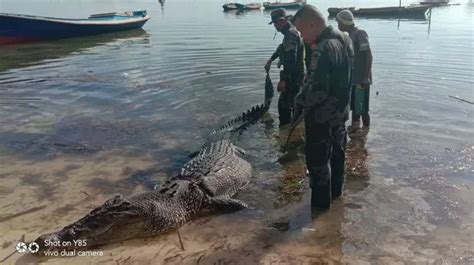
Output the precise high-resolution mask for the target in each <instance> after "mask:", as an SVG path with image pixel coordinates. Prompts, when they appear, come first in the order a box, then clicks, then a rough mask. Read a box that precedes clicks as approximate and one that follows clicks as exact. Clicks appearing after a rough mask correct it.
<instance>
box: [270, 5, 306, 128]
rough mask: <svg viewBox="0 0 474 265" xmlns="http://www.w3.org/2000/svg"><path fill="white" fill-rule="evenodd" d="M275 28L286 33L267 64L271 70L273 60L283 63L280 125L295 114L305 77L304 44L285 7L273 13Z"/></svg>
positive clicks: (280, 86) (280, 87) (272, 22)
mask: <svg viewBox="0 0 474 265" xmlns="http://www.w3.org/2000/svg"><path fill="white" fill-rule="evenodd" d="M271 17H272V21H271V22H270V23H269V24H273V25H274V26H275V29H276V30H277V31H279V32H281V33H282V34H283V35H284V38H283V42H282V43H281V44H280V45H279V46H278V48H277V49H276V51H275V52H274V53H273V55H272V57H271V58H270V59H269V60H268V61H267V63H266V64H265V70H266V71H267V72H268V71H270V67H271V65H272V62H273V61H274V60H275V59H276V58H280V62H279V63H278V64H279V65H283V70H282V71H281V72H280V82H279V83H278V86H277V90H278V92H280V93H281V94H280V98H279V99H278V115H279V119H280V126H282V125H285V124H289V123H290V122H291V120H292V116H293V106H294V100H295V96H296V94H297V93H298V91H299V89H300V86H301V82H302V80H303V77H304V71H305V69H304V68H305V67H304V44H303V40H302V39H301V36H300V34H299V32H298V31H297V30H296V28H295V27H294V26H293V25H292V24H291V22H290V21H288V17H289V16H288V15H287V14H286V10H285V9H283V8H280V9H277V10H274V11H273V12H272V13H271Z"/></svg>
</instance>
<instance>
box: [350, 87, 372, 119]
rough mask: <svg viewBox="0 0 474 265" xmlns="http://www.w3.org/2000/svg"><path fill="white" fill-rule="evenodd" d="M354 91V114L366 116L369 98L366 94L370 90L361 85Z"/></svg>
mask: <svg viewBox="0 0 474 265" xmlns="http://www.w3.org/2000/svg"><path fill="white" fill-rule="evenodd" d="M354 89H355V91H354V109H353V110H352V111H353V114H356V115H361V114H364V113H365V112H366V109H367V106H366V104H367V103H366V100H365V99H366V98H367V95H366V93H368V92H369V90H368V89H365V88H364V87H362V86H360V85H357V86H355V87H354Z"/></svg>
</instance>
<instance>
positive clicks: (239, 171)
mask: <svg viewBox="0 0 474 265" xmlns="http://www.w3.org/2000/svg"><path fill="white" fill-rule="evenodd" d="M272 89H273V88H272ZM267 90H268V89H267ZM270 94H271V95H270ZM265 95H266V99H265V103H264V104H262V105H258V106H255V107H253V108H252V109H249V110H248V111H247V112H244V113H243V114H241V115H240V116H238V117H237V118H235V119H233V120H230V121H229V122H227V123H225V124H224V125H223V126H221V127H220V128H217V129H215V130H213V131H212V132H211V133H210V134H209V135H208V137H207V139H206V141H205V143H204V144H203V145H202V147H201V148H200V149H199V151H198V152H196V154H195V155H194V157H192V159H191V160H190V161H188V162H187V163H185V164H184V165H183V167H182V169H181V172H180V174H178V175H177V176H174V177H172V178H170V179H169V180H167V181H166V182H165V183H163V184H162V185H160V186H155V189H154V190H152V191H148V192H144V193H141V194H137V195H134V196H131V197H129V198H124V197H123V196H122V195H116V196H115V197H113V198H111V199H109V200H107V201H106V202H105V203H104V204H103V205H101V206H99V207H97V208H95V209H93V210H92V211H91V212H90V213H89V214H87V215H85V216H84V217H83V218H81V219H79V220H77V221H76V222H74V223H72V224H70V225H67V226H65V227H64V228H62V229H60V230H59V231H56V232H52V233H47V234H43V235H41V236H39V237H38V238H37V239H36V240H35V241H34V242H36V243H37V244H38V245H39V246H40V251H39V252H38V254H44V252H45V251H48V250H49V251H54V250H63V249H65V250H72V249H76V250H77V249H85V248H87V249H90V248H93V247H97V246H101V245H105V244H109V243H113V242H119V241H123V240H127V239H132V238H141V237H151V236H156V235H159V234H162V233H166V232H168V231H171V230H173V229H176V228H178V227H180V226H182V225H183V224H184V223H186V222H188V221H190V220H191V219H193V218H194V217H197V216H198V214H200V213H202V212H209V213H212V212H215V211H237V210H241V209H244V208H246V207H247V204H246V203H245V202H243V201H241V200H238V199H235V198H233V197H234V196H235V195H236V194H237V192H239V191H240V190H241V189H243V188H244V187H245V186H246V185H247V184H248V183H249V181H250V178H251V175H252V166H251V165H250V163H249V162H247V161H246V160H245V159H244V158H243V157H244V155H245V151H244V150H243V149H241V148H239V147H237V146H236V145H234V144H233V142H235V139H236V138H238V136H239V135H240V134H241V133H242V132H243V131H244V130H245V129H246V128H247V127H248V126H250V125H251V124H254V123H256V122H257V121H258V120H259V119H260V118H261V117H262V116H263V115H264V114H265V113H266V112H267V111H268V109H269V107H270V103H271V98H270V99H269V98H268V97H271V96H272V95H273V93H269V91H266V94H265ZM64 242H69V243H64ZM77 242H81V243H80V244H78V243H77Z"/></svg>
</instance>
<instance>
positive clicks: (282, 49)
mask: <svg viewBox="0 0 474 265" xmlns="http://www.w3.org/2000/svg"><path fill="white" fill-rule="evenodd" d="M282 34H283V35H284V37H283V42H282V43H281V44H280V45H279V46H278V48H277V50H276V51H275V53H274V54H273V55H272V58H271V59H272V60H275V59H276V58H277V57H279V58H280V64H281V65H283V70H282V71H281V72H280V79H281V80H284V81H286V82H287V84H288V85H289V86H291V87H293V86H299V85H300V84H301V82H302V80H303V77H304V74H305V62H304V58H305V48H304V43H303V39H302V38H301V36H300V33H299V32H298V30H296V28H295V27H294V26H293V25H292V24H291V23H290V22H288V24H287V26H286V27H285V28H284V29H283V30H282ZM296 89H299V88H298V87H296Z"/></svg>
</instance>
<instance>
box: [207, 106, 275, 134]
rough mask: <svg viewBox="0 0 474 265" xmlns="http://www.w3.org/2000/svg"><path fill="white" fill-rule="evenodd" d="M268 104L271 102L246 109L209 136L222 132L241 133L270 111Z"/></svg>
mask: <svg viewBox="0 0 474 265" xmlns="http://www.w3.org/2000/svg"><path fill="white" fill-rule="evenodd" d="M270 102H271V101H267V102H265V103H264V104H260V105H257V106H254V107H252V108H251V109H248V110H247V111H246V112H243V113H242V114H241V115H239V116H238V117H237V118H235V119H232V120H230V121H228V122H227V123H225V124H224V125H222V126H221V127H220V128H218V129H216V130H214V131H213V132H212V133H211V134H216V133H218V132H224V131H226V132H232V133H238V132H243V131H244V130H246V129H247V127H248V126H250V125H252V124H254V123H256V122H257V121H258V120H260V118H262V116H263V115H264V114H265V113H266V112H267V111H268V110H269V109H270Z"/></svg>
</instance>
